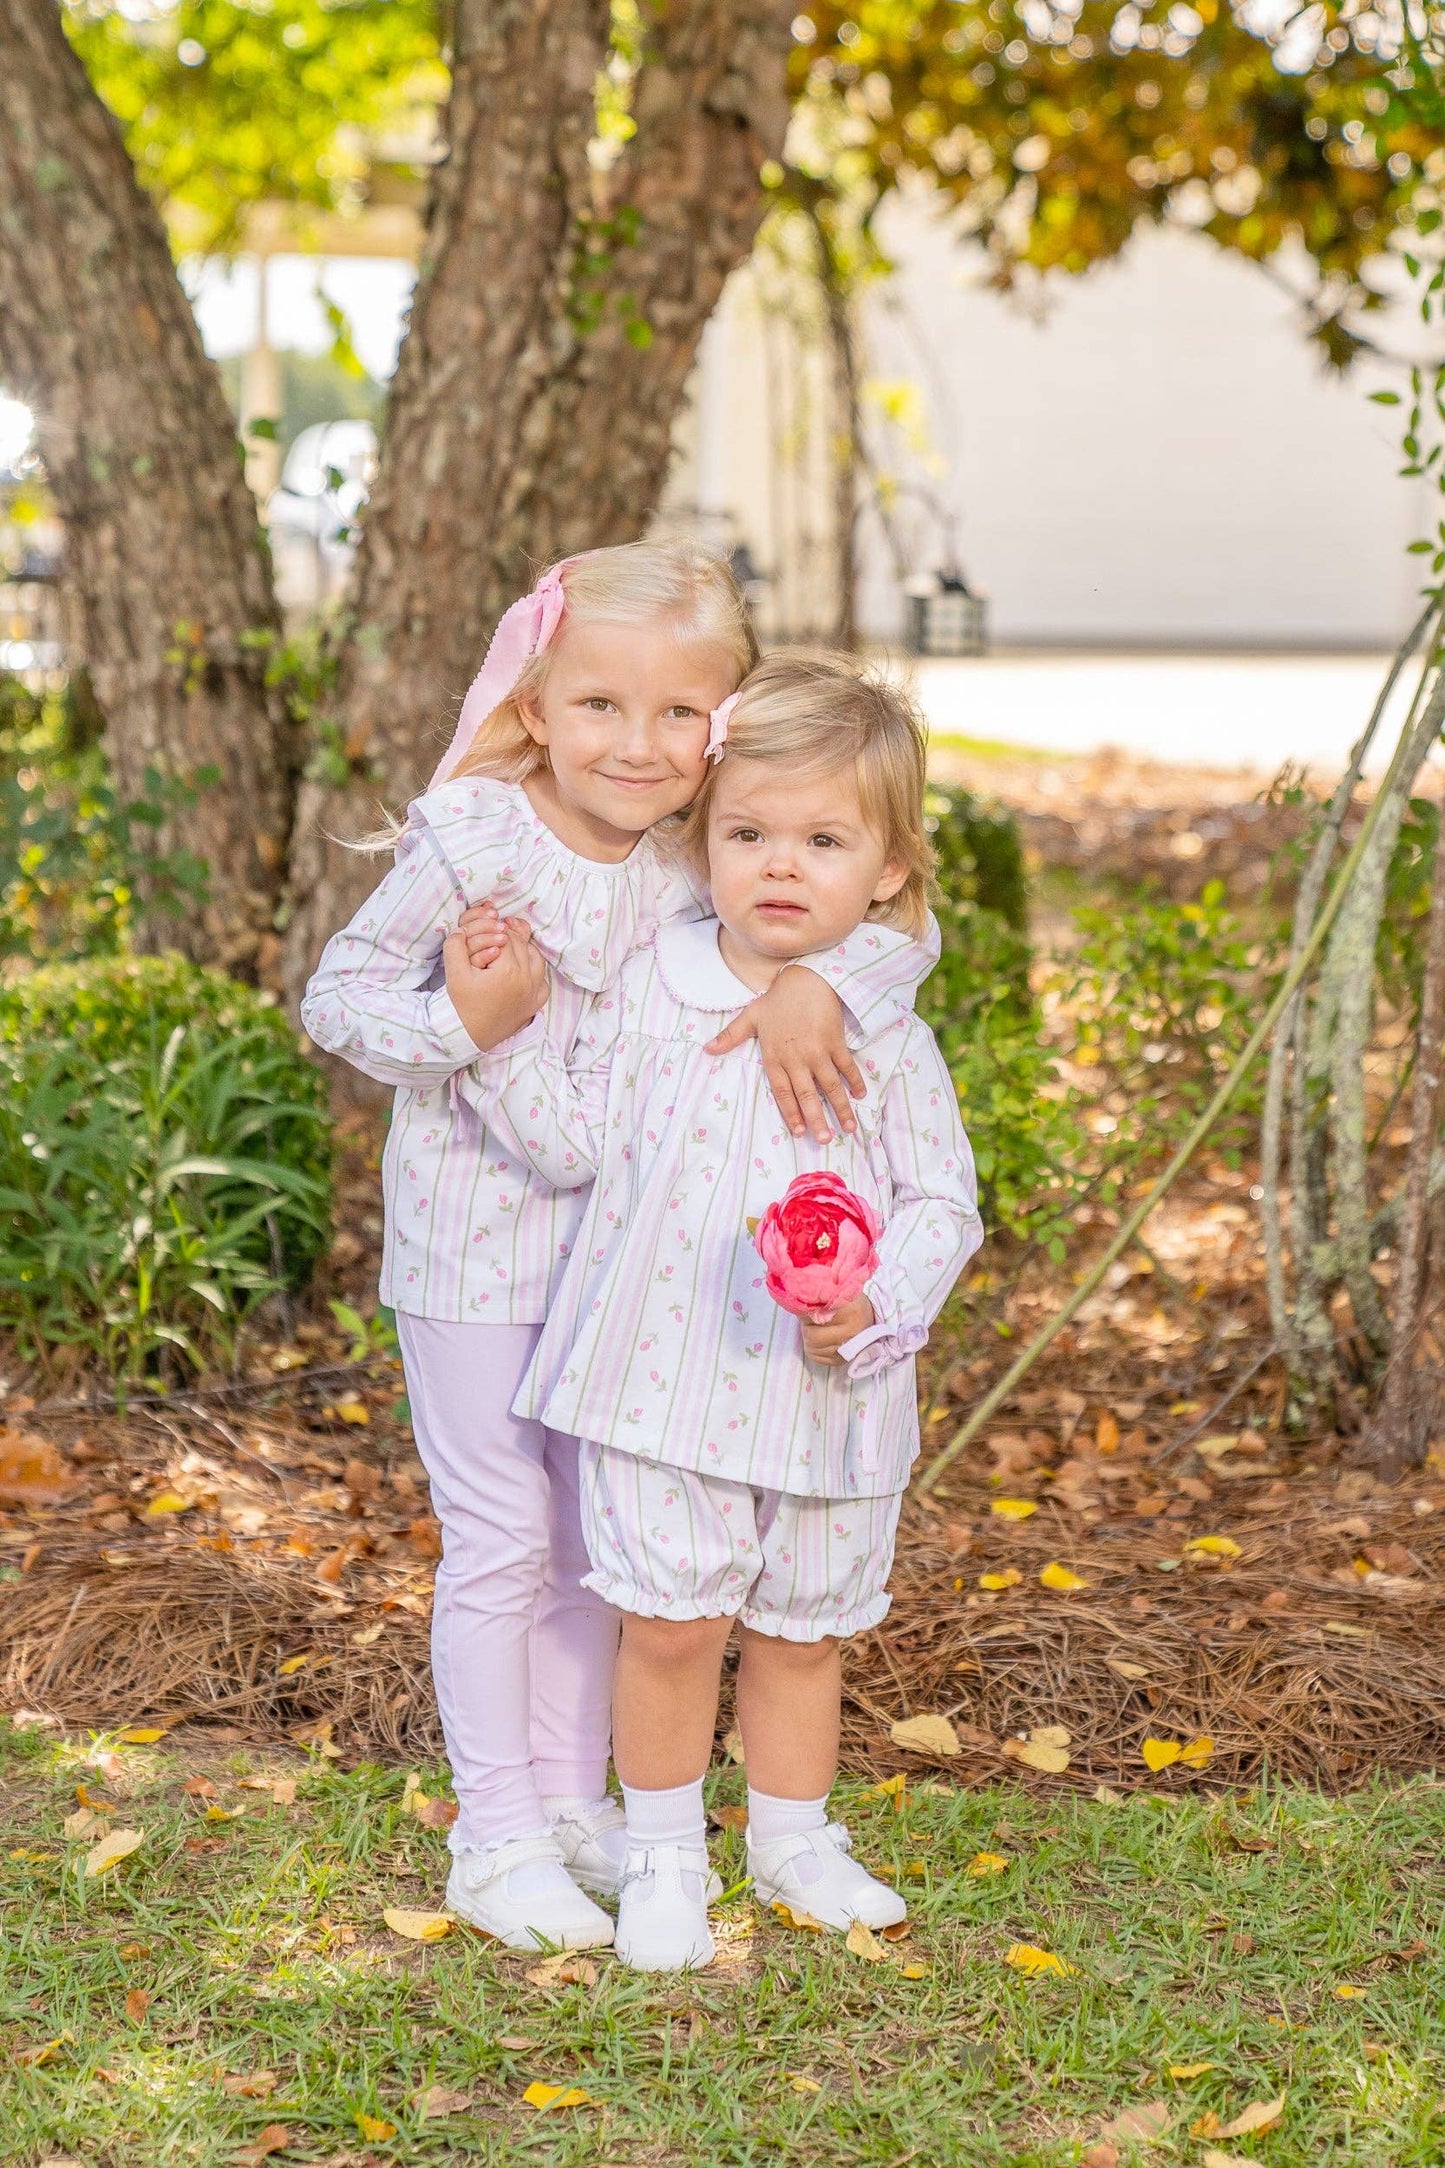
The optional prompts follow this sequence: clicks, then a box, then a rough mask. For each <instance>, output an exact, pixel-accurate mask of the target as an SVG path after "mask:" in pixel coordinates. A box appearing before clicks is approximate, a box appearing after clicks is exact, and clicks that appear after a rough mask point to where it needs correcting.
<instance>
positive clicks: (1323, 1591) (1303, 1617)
mask: <svg viewBox="0 0 1445 2168" xmlns="http://www.w3.org/2000/svg"><path fill="white" fill-rule="evenodd" d="M1311 1504H1312V1505H1313V1508H1314V1510H1313V1511H1309V1512H1305V1513H1303V1514H1300V1515H1299V1516H1298V1517H1296V1518H1295V1519H1294V1520H1293V1521H1292V1523H1291V1526H1290V1527H1289V1529H1288V1530H1287V1531H1282V1530H1281V1529H1280V1528H1279V1527H1278V1525H1273V1526H1271V1527H1269V1528H1268V1529H1259V1528H1257V1527H1256V1529H1255V1530H1254V1531H1252V1532H1251V1531H1247V1530H1243V1529H1241V1528H1240V1527H1239V1526H1238V1524H1237V1523H1234V1524H1233V1525H1234V1534H1235V1536H1236V1539H1237V1540H1239V1541H1240V1543H1241V1545H1242V1548H1243V1553H1244V1555H1243V1556H1242V1557H1241V1558H1240V1559H1239V1560H1238V1561H1237V1562H1236V1563H1235V1564H1233V1565H1232V1566H1231V1567H1229V1568H1228V1569H1226V1570H1223V1571H1221V1570H1220V1569H1219V1568H1217V1567H1215V1568H1211V1567H1208V1566H1197V1567H1196V1566H1192V1565H1185V1566H1183V1567H1181V1568H1179V1569H1178V1570H1176V1571H1174V1572H1172V1573H1170V1574H1169V1575H1168V1576H1167V1577H1166V1576H1165V1575H1164V1574H1163V1573H1161V1572H1160V1571H1159V1570H1158V1567H1157V1565H1155V1564H1154V1563H1153V1562H1152V1556H1151V1558H1150V1559H1148V1560H1146V1561H1144V1562H1139V1553H1140V1551H1141V1549H1144V1548H1146V1547H1147V1549H1148V1551H1149V1552H1150V1553H1151V1554H1157V1555H1160V1556H1165V1555H1167V1556H1173V1557H1177V1556H1178V1555H1179V1549H1180V1544H1179V1542H1178V1541H1175V1542H1174V1543H1173V1544H1172V1545H1171V1544H1170V1543H1168V1542H1163V1541H1160V1540H1159V1539H1158V1538H1153V1537H1144V1536H1142V1535H1141V1534H1140V1533H1135V1532H1133V1531H1130V1532H1128V1533H1127V1534H1120V1535H1118V1536H1115V1537H1113V1538H1112V1539H1111V1538H1108V1537H1106V1538H1104V1539H1103V1540H1102V1541H1100V1540H1097V1539H1096V1540H1095V1541H1094V1542H1091V1543H1089V1544H1088V1545H1087V1547H1084V1546H1079V1545H1077V1544H1076V1543H1073V1542H1071V1541H1070V1540H1069V1538H1068V1535H1067V1533H1066V1532H1065V1530H1064V1529H1063V1528H1062V1527H1061V1526H1060V1523H1061V1522H1062V1521H1063V1518H1064V1517H1063V1515H1062V1514H1060V1513H1057V1512H1056V1511H1050V1510H1048V1509H1045V1510H1043V1511H1041V1512H1040V1513H1039V1515H1038V1516H1037V1517H1036V1519H1035V1520H1033V1521H1030V1522H1027V1523H1025V1524H1024V1525H1023V1526H1022V1527H1021V1528H1017V1529H1013V1530H1010V1531H1009V1532H1008V1534H1007V1536H1006V1537H1003V1538H1001V1539H1000V1540H999V1541H998V1542H997V1543H996V1545H995V1546H994V1549H995V1551H996V1552H997V1553H998V1554H999V1555H1000V1556H1001V1557H1002V1556H1006V1558H1007V1562H1008V1563H1010V1564H1012V1565H1015V1566H1017V1567H1019V1568H1020V1570H1021V1571H1022V1572H1023V1573H1024V1576H1025V1578H1024V1580H1023V1582H1022V1583H1021V1584H1020V1586H1019V1587H1018V1588H1017V1589H1015V1590H1014V1591H1012V1592H1011V1593H1010V1594H1009V1595H1008V1596H1007V1597H1004V1598H1001V1599H1000V1600H999V1602H998V1604H997V1605H996V1606H994V1607H989V1608H984V1609H981V1610H976V1611H963V1612H961V1611H960V1608H959V1606H960V1604H961V1603H962V1601H963V1595H964V1592H963V1591H956V1590H955V1588H954V1582H955V1580H963V1582H964V1585H965V1590H971V1589H972V1587H973V1585H974V1583H975V1581H976V1579H977V1574H978V1571H979V1559H978V1557H977V1556H976V1555H972V1554H971V1555H970V1556H969V1557H968V1558H967V1559H964V1560H960V1559H958V1558H957V1557H954V1556H951V1555H950V1551H949V1548H948V1546H947V1543H946V1541H945V1540H944V1539H943V1537H942V1536H941V1534H940V1533H939V1531H938V1527H937V1523H936V1522H935V1523H933V1524H932V1525H929V1524H928V1523H927V1520H926V1516H925V1515H924V1514H922V1513H921V1512H919V1511H918V1510H917V1509H916V1508H914V1509H910V1512H909V1515H908V1520H909V1522H910V1523H911V1526H910V1527H909V1528H908V1531H907V1534H906V1537H905V1540H904V1541H903V1542H902V1543H900V1547H899V1558H898V1565H897V1568H896V1570H895V1574H894V1581H893V1589H894V1607H893V1610H892V1612H891V1614H890V1616H889V1617H888V1619H887V1620H886V1621H885V1622H884V1624H883V1625H882V1626H881V1627H880V1628H879V1629H878V1630H877V1631H876V1632H875V1633H873V1634H871V1635H868V1636H867V1637H865V1638H864V1639H862V1640H861V1641H859V1642H857V1643H855V1644H854V1645H853V1647H852V1649H851V1650H850V1651H849V1658H848V1664H847V1682H848V1709H847V1715H846V1723H845V1742H846V1743H845V1755H846V1759H847V1761H848V1763H849V1765H850V1766H851V1767H855V1768H858V1769H864V1770H868V1771H870V1772H872V1773H874V1774H881V1773H883V1772H885V1771H887V1770H892V1769H897V1768H899V1767H903V1766H908V1767H921V1766H922V1757H919V1756H916V1755H911V1754H900V1752H899V1750H898V1749H897V1748H896V1747H893V1746H892V1745H891V1744H890V1743H889V1742H888V1740H887V1725H888V1723H889V1722H890V1721H891V1720H892V1719H893V1718H895V1717H897V1716H900V1715H905V1714H923V1713H927V1712H935V1711H936V1712H939V1713H941V1714H945V1715H948V1716H949V1717H950V1718H951V1719H952V1720H953V1721H954V1723H955V1724H956V1725H957V1726H958V1727H959V1728H960V1729H961V1730H963V1731H964V1746H963V1753H962V1755H961V1757H960V1758H959V1759H958V1760H956V1761H954V1760H950V1761H948V1762H947V1763H944V1764H942V1765H941V1766H945V1767H947V1768H948V1769H950V1771H958V1772H959V1773H960V1775H962V1776H964V1777H965V1778H966V1779H967V1780H970V1781H972V1780H976V1779H981V1778H983V1777H985V1776H987V1775H995V1776H997V1775H1002V1774H1005V1773H1009V1772H1012V1771H1017V1768H1018V1765H1017V1764H1015V1763H1011V1762H1010V1761H1008V1760H1006V1759H1005V1758H1004V1757H1003V1756H1002V1754H1001V1752H1000V1751H999V1745H1001V1743H1002V1741H1003V1740H1005V1739H1006V1738H1008V1737H1009V1736H1010V1735H1018V1734H1021V1733H1024V1732H1027V1731H1029V1730H1031V1729H1033V1728H1034V1727H1036V1726H1041V1725H1046V1724H1062V1725H1064V1726H1066V1727H1067V1729H1068V1730H1069V1731H1070V1732H1071V1733H1072V1735H1073V1736H1072V1743H1071V1747H1070V1753H1071V1756H1072V1763H1071V1767H1070V1770H1069V1772H1068V1775H1067V1776H1066V1777H1063V1778H1056V1779H1051V1780H1046V1781H1051V1782H1055V1783H1063V1784H1069V1785H1078V1786H1081V1787H1084V1788H1089V1789H1092V1787H1093V1786H1094V1785H1095V1784H1097V1783H1099V1782H1103V1783H1106V1784H1108V1785H1110V1786H1112V1787H1116V1788H1120V1789H1132V1788H1136V1787H1143V1788H1147V1789H1160V1788H1165V1789H1169V1788H1174V1787H1176V1786H1177V1785H1179V1784H1183V1783H1189V1782H1194V1781H1199V1780H1198V1779H1194V1778H1192V1777H1191V1775H1190V1774H1189V1772H1187V1771H1186V1770H1183V1769H1179V1768H1175V1769H1171V1770H1168V1771H1166V1772H1164V1774H1163V1775H1162V1776H1159V1775H1155V1774H1153V1773H1151V1772H1150V1771H1149V1770H1148V1769H1147V1767H1146V1765H1145V1763H1144V1761H1143V1759H1142V1755H1141V1752H1140V1749H1141V1746H1142V1743H1143V1741H1144V1739H1145V1738H1146V1737H1147V1736H1150V1735H1152V1736H1153V1737H1155V1738H1159V1739H1178V1740H1181V1741H1187V1740H1189V1739H1192V1738H1196V1737H1198V1736H1200V1735H1207V1736H1208V1737H1210V1738H1212V1739H1213V1741H1214V1751H1213V1756H1212V1759H1211V1762H1210V1765H1209V1769H1208V1774H1207V1777H1206V1778H1204V1779H1203V1781H1204V1782H1206V1783H1208V1784H1211V1785H1214V1784H1238V1783H1249V1782H1253V1781H1255V1780H1257V1779H1258V1778H1259V1777H1260V1775H1261V1774H1262V1773H1263V1772H1264V1770H1265V1769H1266V1768H1268V1769H1269V1770H1271V1771H1272V1772H1273V1773H1275V1774H1276V1775H1279V1776H1286V1777H1294V1778H1299V1779H1302V1780H1305V1781H1309V1782H1315V1783H1319V1784H1321V1785H1323V1786H1325V1787H1326V1788H1328V1789H1332V1790H1333V1789H1338V1788H1341V1787H1346V1786H1348V1785H1350V1784H1351V1783H1355V1782H1358V1781H1359V1780H1360V1779H1361V1778H1363V1777H1364V1776H1366V1775H1367V1774H1368V1773H1369V1772H1370V1771H1372V1770H1374V1769H1384V1770H1389V1771H1392V1772H1393V1773H1395V1774H1397V1775H1405V1774H1413V1773H1418V1772H1420V1771H1423V1770H1429V1769H1432V1768H1434V1767H1435V1766H1436V1765H1437V1764H1438V1763H1439V1762H1440V1761H1441V1760H1442V1759H1445V1525H1441V1523H1442V1522H1445V1515H1442V1516H1440V1518H1439V1520H1432V1521H1431V1522H1428V1523H1426V1524H1425V1526H1426V1529H1428V1531H1429V1532H1428V1534H1426V1533H1425V1532H1424V1531H1423V1530H1422V1528H1421V1525H1420V1524H1419V1522H1417V1521H1415V1520H1414V1519H1412V1518H1411V1516H1410V1513H1409V1508H1408V1502H1407V1501H1406V1500H1403V1499H1402V1500H1400V1501H1399V1502H1398V1504H1394V1502H1393V1501H1392V1504H1393V1510H1392V1511H1389V1512H1387V1513H1385V1514H1381V1513H1380V1511H1379V1507H1378V1504H1377V1503H1376V1502H1375V1501H1372V1502H1371V1506H1372V1510H1371V1514H1370V1518H1371V1520H1372V1523H1374V1530H1375V1532H1376V1533H1377V1534H1378V1535H1379V1536H1380V1537H1382V1538H1388V1537H1389V1536H1391V1535H1395V1536H1397V1538H1399V1539H1400V1540H1403V1541H1404V1542H1405V1543H1406V1544H1407V1545H1408V1546H1409V1547H1410V1548H1411V1549H1412V1550H1413V1551H1414V1553H1415V1555H1416V1556H1417V1558H1419V1560H1420V1562H1421V1564H1422V1565H1423V1566H1424V1567H1425V1569H1426V1575H1428V1580H1427V1579H1426V1576H1425V1575H1422V1576H1421V1580H1420V1582H1419V1584H1418V1593H1412V1594H1410V1595H1406V1594H1405V1593H1404V1591H1402V1590H1397V1591H1396V1592H1395V1593H1394V1594H1393V1595H1391V1596H1389V1597H1386V1596H1381V1595H1375V1594H1373V1593H1371V1592H1369V1591H1367V1589H1366V1588H1365V1585H1364V1583H1363V1582H1360V1583H1359V1586H1358V1591H1356V1590H1353V1589H1349V1588H1347V1587H1345V1586H1343V1585H1341V1584H1340V1583H1339V1582H1336V1581H1332V1580H1330V1579H1328V1578H1327V1577H1326V1575H1325V1573H1324V1572H1323V1571H1322V1570H1321V1561H1322V1558H1323V1556H1324V1555H1326V1554H1334V1555H1338V1554H1339V1553H1340V1550H1341V1545H1340V1542H1339V1539H1338V1537H1335V1538H1331V1537H1330V1536H1328V1535H1326V1534H1325V1533H1324V1532H1323V1529H1322V1527H1321V1524H1322V1523H1324V1524H1328V1523H1329V1522H1330V1521H1332V1520H1333V1521H1337V1520H1338V1517H1339V1515H1340V1512H1341V1508H1340V1506H1339V1505H1338V1503H1336V1502H1335V1501H1334V1500H1332V1499H1327V1498H1325V1499H1322V1498H1320V1497H1319V1496H1318V1494H1316V1497H1315V1498H1314V1499H1313V1500H1312V1501H1311ZM1402 1508H1403V1510H1402ZM1040 1523H1043V1524H1044V1525H1043V1526H1042V1527H1040V1526H1039V1524H1040ZM1036 1529H1037V1530H1038V1533H1037V1534H1035V1533H1034V1531H1035V1530H1036ZM1350 1549H1351V1546H1349V1545H1346V1546H1344V1550H1345V1551H1349V1550H1350ZM1130 1553H1132V1554H1133V1555H1132V1557H1131V1556H1130V1555H1129V1554H1130ZM1052 1559H1063V1560H1065V1561H1066V1562H1068V1563H1069V1564H1070V1565H1071V1566H1072V1567H1073V1568H1074V1570H1076V1571H1077V1572H1079V1573H1080V1574H1082V1575H1084V1576H1086V1577H1088V1578H1089V1579H1090V1580H1091V1581H1092V1583H1093V1586H1092V1587H1091V1588H1090V1589H1087V1590H1080V1591H1078V1592H1077V1593H1075V1594H1074V1595H1071V1596H1057V1595H1052V1594H1050V1593H1048V1592H1046V1591H1044V1590H1042V1589H1041V1588H1039V1587H1038V1586H1037V1582H1036V1576H1037V1574H1038V1573H1039V1571H1040V1569H1041V1568H1042V1567H1043V1566H1044V1565H1046V1564H1047V1563H1048V1562H1049V1561H1050V1560H1052ZM992 1562H993V1561H992V1560H990V1563H992ZM1166 1578H1167V1585H1164V1586H1162V1587H1161V1584H1165V1583H1166ZM1279 1590H1282V1591H1283V1592H1284V1593H1285V1595H1286V1596H1287V1597H1288V1598H1289V1601H1290V1608H1289V1610H1287V1611H1285V1612H1276V1611H1272V1610H1269V1611H1267V1610H1262V1609H1261V1608H1260V1605H1261V1603H1262V1600H1263V1599H1264V1598H1265V1597H1266V1596H1269V1595H1271V1594H1272V1593H1274V1592H1275V1591H1279ZM1131 1600H1140V1601H1143V1602H1146V1603H1147V1604H1148V1605H1149V1609H1148V1610H1147V1611H1146V1612H1145V1613H1143V1614H1142V1615H1137V1614H1135V1613H1134V1612H1132V1611H1131V1609H1130V1602H1131ZM1341 1626H1344V1627H1346V1628H1349V1629H1353V1630H1352V1631H1349V1632H1346V1633H1340V1632H1339V1631H1338V1628H1339V1627H1341ZM1111 1657H1112V1658H1114V1659H1115V1660H1116V1661H1121V1660H1122V1661H1123V1662H1125V1663H1128V1664H1131V1665H1139V1666H1142V1667H1143V1668H1144V1669H1145V1671H1146V1673H1147V1676H1146V1677H1145V1678H1143V1679H1139V1680H1130V1679H1126V1678H1121V1677H1119V1676H1118V1675H1117V1674H1116V1673H1114V1672H1112V1671H1110V1670H1109V1669H1108V1668H1107V1664H1108V1659H1109V1658H1111ZM970 1729H971V1730H974V1731H977V1732H981V1733H984V1734H987V1735H988V1736H989V1737H991V1738H992V1739H993V1740H994V1741H995V1742H998V1745H996V1746H994V1747H992V1748H990V1747H988V1746H986V1745H984V1744H983V1743H982V1742H981V1741H977V1740H974V1739H971V1738H970V1737H969V1736H968V1732H969V1730H970Z"/></svg>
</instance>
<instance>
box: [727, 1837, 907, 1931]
mask: <svg viewBox="0 0 1445 2168" xmlns="http://www.w3.org/2000/svg"><path fill="white" fill-rule="evenodd" d="M852 1842H853V1840H852V1838H851V1837H850V1836H849V1834H848V1832H847V1830H846V1829H845V1828H844V1827H843V1824H842V1823H841V1822H828V1823H827V1824H825V1826H824V1827H823V1828H822V1829H810V1830H807V1831H805V1832H804V1833H803V1834H801V1835H799V1836H794V1837H775V1838H774V1839H773V1840H772V1842H771V1843H769V1844H754V1843H753V1842H752V1841H751V1839H749V1842H748V1872H749V1874H750V1875H751V1876H752V1878H753V1891H754V1894H755V1895H756V1896H757V1898H758V1901H759V1902H760V1903H761V1904H765V1905H771V1904H779V1903H781V1904H785V1905H787V1906H788V1908H789V1909H790V1910H791V1911H794V1912H810V1913H811V1914H812V1916H813V1918H814V1919H815V1920H821V1921H822V1923H823V1925H824V1926H825V1927H837V1928H839V1929H841V1930H843V1931H845V1932H846V1930H847V1929H848V1928H849V1927H851V1926H852V1924H853V1922H854V1921H855V1920H861V1921H862V1922H863V1925H864V1926H865V1927H892V1926H894V1925H896V1923H897V1922H898V1921H899V1920H901V1919H906V1918H907V1916H908V1907H907V1905H906V1904H905V1903H904V1901H903V1899H902V1898H901V1897H900V1896H899V1894H898V1892H897V1890H893V1889H889V1887H888V1885H887V1883H886V1882H879V1881H876V1880H875V1879H874V1877H873V1876H872V1875H871V1874H869V1872H868V1870H867V1868H866V1867H862V1866H860V1865H859V1863H858V1861H857V1860H856V1859H854V1858H853V1857H852V1853H851V1848H852Z"/></svg>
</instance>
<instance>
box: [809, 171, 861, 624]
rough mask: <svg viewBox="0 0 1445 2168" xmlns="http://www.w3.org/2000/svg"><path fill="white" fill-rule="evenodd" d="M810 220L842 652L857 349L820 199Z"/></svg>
mask: <svg viewBox="0 0 1445 2168" xmlns="http://www.w3.org/2000/svg"><path fill="white" fill-rule="evenodd" d="M807 215H808V219H809V222H810V223H811V225H812V228H813V241H814V245H815V247H816V249H817V254H818V283H819V285H820V287H821V288H822V293H823V313H824V321H825V323H826V325H827V332H828V357H829V362H830V365H831V374H832V378H833V386H832V389H833V426H832V429H831V430H830V432H829V440H830V446H831V452H832V459H831V465H832V469H833V584H834V589H835V593H834V602H833V609H834V615H833V639H834V641H835V643H836V644H837V646H839V647H842V648H850V649H851V648H854V647H856V646H857V644H858V482H859V477H860V475H861V473H862V470H863V425H862V416H861V414H860V411H859V404H858V347H857V340H856V337H855V334H854V330H853V311H852V307H851V305H850V301H849V295H848V284H847V280H846V279H845V278H844V276H843V272H842V268H841V266H840V265H839V262H838V257H837V252H836V250H835V248H834V245H833V238H832V235H831V234H830V233H829V231H828V227H827V222H826V220H825V218H824V217H823V215H822V213H821V211H820V208H819V203H818V198H817V196H816V195H813V196H811V197H810V199H809V201H808V206H807Z"/></svg>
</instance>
